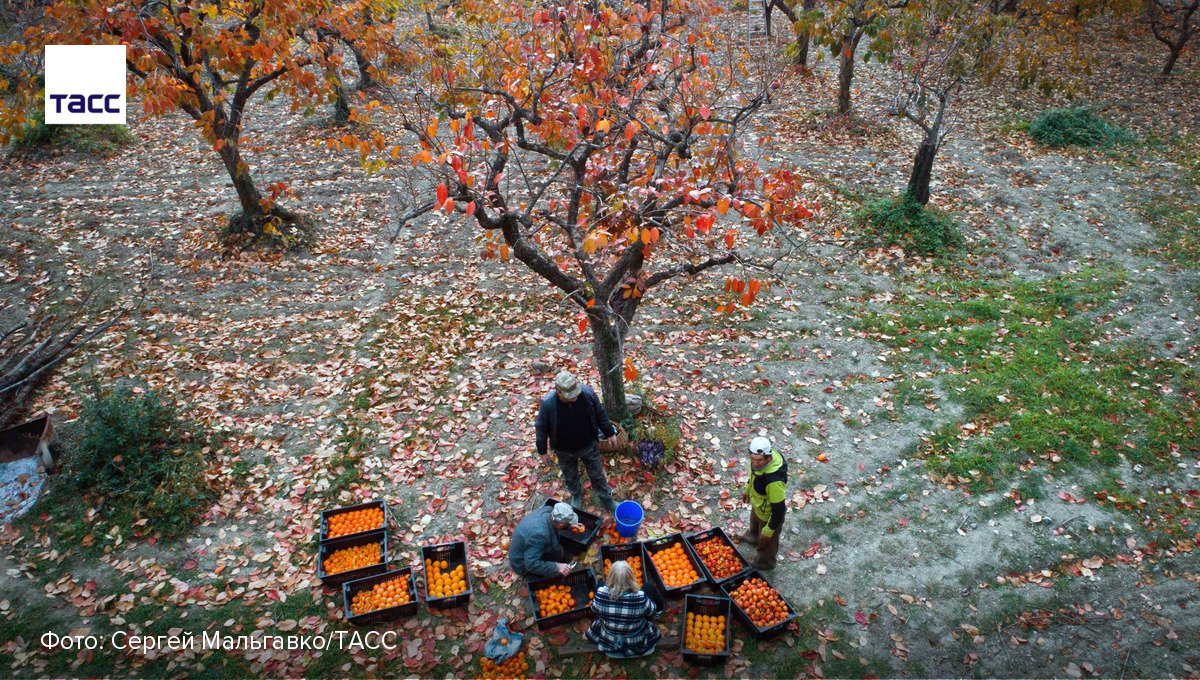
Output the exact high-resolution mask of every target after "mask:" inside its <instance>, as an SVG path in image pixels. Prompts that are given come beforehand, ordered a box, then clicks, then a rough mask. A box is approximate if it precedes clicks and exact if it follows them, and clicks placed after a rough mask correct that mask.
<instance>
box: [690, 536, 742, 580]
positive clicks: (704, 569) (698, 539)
mask: <svg viewBox="0 0 1200 680" xmlns="http://www.w3.org/2000/svg"><path fill="white" fill-rule="evenodd" d="M714 538H715V539H716V540H718V541H720V542H722V543H724V544H725V545H727V546H729V549H730V550H732V551H733V555H734V557H735V558H737V561H738V563H739V564H740V565H741V568H739V569H738V570H737V571H736V572H734V573H732V574H730V575H728V576H726V577H725V578H717V577H716V575H715V574H713V573H712V571H711V570H710V569H709V568H708V565H707V564H705V563H704V558H703V557H702V556H701V555H700V551H699V550H697V549H696V545H697V544H699V543H703V542H705V541H708V540H712V539H714ZM687 542H688V547H690V548H691V549H692V553H693V554H694V555H695V556H696V561H697V562H699V563H700V571H701V573H703V574H704V578H706V579H708V582H709V583H711V584H712V585H713V587H714V588H715V587H717V586H719V585H721V584H722V583H725V582H726V581H728V580H729V579H731V578H734V577H736V576H737V575H739V574H741V573H743V572H745V571H746V570H747V569H749V568H750V565H749V564H748V563H747V562H746V560H745V559H744V558H743V557H742V555H741V553H739V552H738V551H737V548H736V547H734V545H733V541H731V540H729V535H728V534H726V533H725V530H724V529H722V528H721V527H713V528H711V529H706V530H704V531H701V532H699V533H695V534H692V535H691V536H688V537H687Z"/></svg>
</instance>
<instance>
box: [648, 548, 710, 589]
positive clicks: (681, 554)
mask: <svg viewBox="0 0 1200 680" xmlns="http://www.w3.org/2000/svg"><path fill="white" fill-rule="evenodd" d="M650 560H651V561H653V562H654V566H655V568H656V569H658V575H659V576H662V580H663V583H664V584H665V585H666V586H667V587H668V588H679V587H680V586H686V585H691V584H692V583H695V582H696V581H699V580H700V574H697V573H696V567H695V565H693V564H692V559H691V558H690V557H688V554H687V552H685V551H684V549H683V545H682V544H679V543H676V544H675V545H672V546H671V547H670V548H667V549H666V550H660V551H658V552H656V553H650Z"/></svg>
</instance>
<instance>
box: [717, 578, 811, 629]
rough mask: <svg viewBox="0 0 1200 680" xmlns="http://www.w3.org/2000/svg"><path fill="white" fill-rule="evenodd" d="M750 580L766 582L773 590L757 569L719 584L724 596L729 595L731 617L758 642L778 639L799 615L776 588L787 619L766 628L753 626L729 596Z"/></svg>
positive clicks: (731, 596)
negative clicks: (731, 609)
mask: <svg viewBox="0 0 1200 680" xmlns="http://www.w3.org/2000/svg"><path fill="white" fill-rule="evenodd" d="M751 578H760V579H762V580H764V581H766V582H767V585H769V586H771V587H772V588H775V586H774V585H773V584H772V583H771V582H770V581H767V577H766V576H763V573H762V572H761V571H759V570H757V569H751V570H750V571H748V572H745V573H743V574H739V575H737V576H735V577H733V578H731V579H729V580H728V581H726V582H725V583H723V584H721V590H722V592H724V593H725V594H726V595H729V603H730V606H732V607H733V615H734V616H736V617H737V619H738V621H740V622H741V623H742V625H743V626H745V627H746V630H748V631H750V634H751V635H753V636H754V637H756V638H758V639H759V640H770V639H771V638H775V637H779V636H780V635H782V634H783V632H784V630H786V629H787V627H788V624H789V623H791V622H792V621H794V620H796V618H797V617H799V614H797V613H796V608H795V607H793V606H792V603H791V602H788V601H787V598H786V597H784V596H783V593H781V592H779V589H778V588H775V592H777V593H779V597H780V598H782V599H783V603H784V604H785V605H787V608H788V616H787V618H786V619H784V620H783V621H780V622H779V623H777V624H775V625H773V626H768V627H766V628H759V627H758V626H756V625H754V622H753V621H751V620H750V617H749V616H747V615H746V612H744V611H742V608H741V607H739V606H738V603H737V601H736V600H734V599H733V595H732V594H731V593H733V591H735V590H737V587H738V586H740V585H742V583H744V582H746V581H748V580H750V579H751Z"/></svg>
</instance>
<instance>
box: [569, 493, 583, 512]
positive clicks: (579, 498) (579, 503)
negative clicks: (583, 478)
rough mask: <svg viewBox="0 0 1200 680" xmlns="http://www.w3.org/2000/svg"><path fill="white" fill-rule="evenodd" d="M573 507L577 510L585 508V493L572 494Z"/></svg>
mask: <svg viewBox="0 0 1200 680" xmlns="http://www.w3.org/2000/svg"><path fill="white" fill-rule="evenodd" d="M571 505H573V506H574V507H577V508H581V509H582V508H583V493H582V492H580V493H573V494H571Z"/></svg>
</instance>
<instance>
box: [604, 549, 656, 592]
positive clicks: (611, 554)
mask: <svg viewBox="0 0 1200 680" xmlns="http://www.w3.org/2000/svg"><path fill="white" fill-rule="evenodd" d="M630 557H636V558H638V559H639V560H641V561H642V569H641V573H640V574H638V576H639V578H641V579H642V585H643V586H644V585H645V584H646V579H647V578H649V577H650V566H649V565H647V564H646V562H647V561H648V558H647V557H646V549H645V548H643V547H642V544H641V543H613V544H605V545H602V546H600V576H599V578H600V580H601V581H607V580H608V570H607V569H605V567H604V560H612V561H613V562H618V561H620V560H627V559H628V558H630ZM634 573H637V572H636V571H635V572H634Z"/></svg>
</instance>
